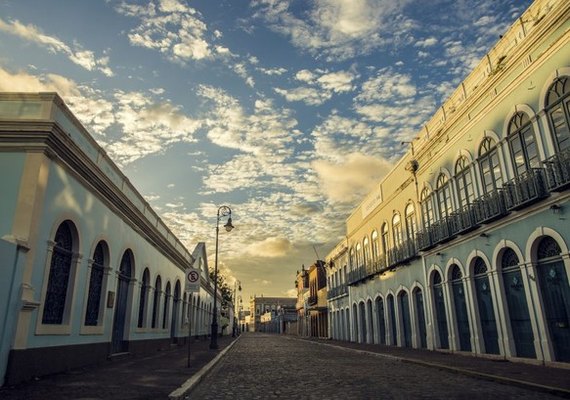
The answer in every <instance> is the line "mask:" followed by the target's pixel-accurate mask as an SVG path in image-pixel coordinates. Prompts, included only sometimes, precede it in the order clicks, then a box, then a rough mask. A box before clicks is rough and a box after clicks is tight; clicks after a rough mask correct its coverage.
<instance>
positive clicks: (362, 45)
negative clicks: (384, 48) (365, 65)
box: [251, 0, 409, 60]
mask: <svg viewBox="0 0 570 400" xmlns="http://www.w3.org/2000/svg"><path fill="white" fill-rule="evenodd" d="M408 2H409V0H399V1H394V0H316V1H314V2H312V8H311V9H310V10H309V11H308V13H307V15H306V16H307V17H308V18H307V17H303V18H302V17H299V16H297V15H295V13H294V12H293V11H292V9H293V7H291V0H283V1H274V0H253V1H252V2H251V6H252V7H253V8H254V9H255V14H254V16H255V17H257V18H260V19H263V20H265V21H266V22H267V23H268V24H269V26H270V28H271V29H273V30H275V31H276V32H279V33H281V34H283V35H285V36H288V37H289V38H290V40H291V42H292V43H293V45H295V46H297V47H299V48H301V49H304V50H307V51H309V52H310V53H311V54H313V55H314V56H317V57H318V56H320V55H324V56H325V57H326V58H327V59H329V60H342V59H347V58H349V57H353V56H355V55H358V54H368V53H370V52H371V51H372V50H374V49H376V48H378V47H380V46H381V45H383V44H384V43H386V41H387V40H388V38H387V37H388V35H390V32H393V31H394V29H392V27H393V26H397V24H395V23H394V18H393V17H394V16H395V15H396V14H397V13H398V12H400V11H401V10H402V8H403V6H404V5H405V4H407V3H408ZM400 26H401V24H400Z"/></svg>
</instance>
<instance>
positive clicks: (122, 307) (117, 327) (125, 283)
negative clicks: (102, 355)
mask: <svg viewBox="0 0 570 400" xmlns="http://www.w3.org/2000/svg"><path fill="white" fill-rule="evenodd" d="M132 263H133V253H132V252H131V251H130V250H127V251H125V253H124V254H123V258H122V259H121V265H120V267H119V282H118V285H117V300H116V301H115V316H114V318H113V335H112V338H111V352H112V353H122V352H125V351H127V350H128V343H129V342H128V341H127V340H125V326H126V324H127V323H128V321H127V303H128V299H129V283H130V281H131V277H132V272H133V271H132V270H133V268H132Z"/></svg>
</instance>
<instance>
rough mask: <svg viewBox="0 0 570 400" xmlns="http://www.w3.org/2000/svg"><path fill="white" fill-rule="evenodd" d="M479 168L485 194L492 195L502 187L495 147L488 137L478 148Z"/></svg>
mask: <svg viewBox="0 0 570 400" xmlns="http://www.w3.org/2000/svg"><path fill="white" fill-rule="evenodd" d="M479 166H480V168H481V180H482V182H483V191H484V192H485V194H488V193H492V192H494V191H496V190H497V189H499V188H501V187H502V186H503V175H502V173H501V166H500V165H499V153H498V151H497V145H496V143H495V141H494V140H493V139H491V138H489V137H487V138H485V139H484V140H483V143H481V146H480V147H479Z"/></svg>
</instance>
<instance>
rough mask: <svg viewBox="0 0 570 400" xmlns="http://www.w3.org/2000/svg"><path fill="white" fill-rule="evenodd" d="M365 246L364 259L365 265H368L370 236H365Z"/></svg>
mask: <svg viewBox="0 0 570 400" xmlns="http://www.w3.org/2000/svg"><path fill="white" fill-rule="evenodd" d="M362 248H363V253H362V254H363V260H364V265H367V264H368V263H369V262H370V244H369V243H368V238H367V237H365V238H364V245H363V246H362Z"/></svg>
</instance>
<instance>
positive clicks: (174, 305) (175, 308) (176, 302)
mask: <svg viewBox="0 0 570 400" xmlns="http://www.w3.org/2000/svg"><path fill="white" fill-rule="evenodd" d="M179 306H180V281H176V285H175V286H174V301H173V303H172V322H171V323H170V339H171V342H172V343H176V329H177V326H176V321H177V320H178V307H179Z"/></svg>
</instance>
